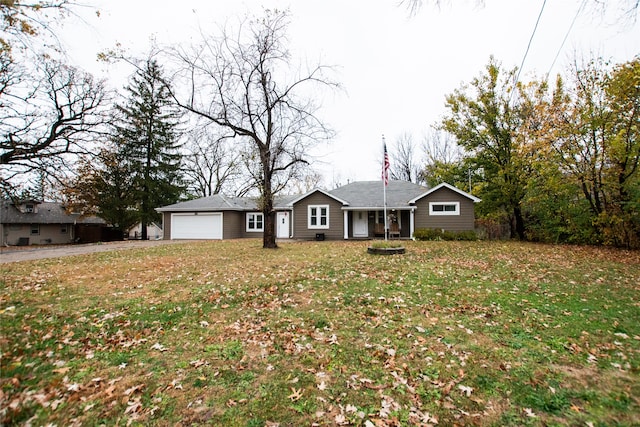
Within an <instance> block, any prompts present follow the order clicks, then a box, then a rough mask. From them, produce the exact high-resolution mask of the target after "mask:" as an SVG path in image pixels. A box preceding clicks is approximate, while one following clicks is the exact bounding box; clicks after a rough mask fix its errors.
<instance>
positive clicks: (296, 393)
mask: <svg viewBox="0 0 640 427" xmlns="http://www.w3.org/2000/svg"><path fill="white" fill-rule="evenodd" d="M291 392H292V393H291V394H290V395H289V396H287V398H288V399H291V401H292V402H295V401H298V400H300V398H301V397H302V389H301V388H299V389H297V390H296V389H295V388H294V387H291Z"/></svg>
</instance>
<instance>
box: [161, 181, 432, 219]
mask: <svg viewBox="0 0 640 427" xmlns="http://www.w3.org/2000/svg"><path fill="white" fill-rule="evenodd" d="M314 191H318V190H313V191H311V192H309V193H307V194H304V195H291V196H278V197H276V199H275V201H274V204H275V207H276V209H291V207H292V204H293V203H296V202H297V201H299V200H300V199H302V198H304V197H306V196H307V195H309V194H311V193H313V192H314ZM427 191H429V189H428V188H427V187H423V186H421V185H417V184H413V183H411V182H407V181H389V185H388V186H387V207H389V208H395V209H401V208H408V207H410V206H411V204H410V203H409V201H410V200H412V199H415V198H417V197H419V196H421V195H423V194H425V193H426V192H427ZM323 192H324V193H325V194H328V195H330V196H332V197H334V198H336V200H339V201H344V202H345V203H346V204H347V206H348V208H349V209H358V208H363V209H364V208H379V209H382V208H383V207H384V201H383V199H384V196H383V187H382V181H358V182H353V183H351V184H347V185H344V186H342V187H340V188H336V189H335V190H331V191H323ZM156 210H157V211H158V212H203V211H257V210H259V208H258V203H257V200H256V199H251V198H242V197H227V196H223V195H221V194H216V195H213V196H209V197H201V198H199V199H194V200H189V201H186V202H180V203H175V204H173V205H169V206H163V207H161V208H157V209H156Z"/></svg>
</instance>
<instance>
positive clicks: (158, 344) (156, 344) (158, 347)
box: [151, 342, 167, 351]
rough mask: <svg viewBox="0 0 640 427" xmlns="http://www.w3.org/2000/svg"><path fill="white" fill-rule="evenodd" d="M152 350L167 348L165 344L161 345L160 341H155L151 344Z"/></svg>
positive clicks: (164, 349)
mask: <svg viewBox="0 0 640 427" xmlns="http://www.w3.org/2000/svg"><path fill="white" fill-rule="evenodd" d="M151 349H152V350H158V351H167V348H166V347H165V346H163V345H162V344H160V343H158V342H157V343H155V344H154V345H152V346H151Z"/></svg>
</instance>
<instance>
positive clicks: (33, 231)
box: [31, 224, 40, 236]
mask: <svg viewBox="0 0 640 427" xmlns="http://www.w3.org/2000/svg"><path fill="white" fill-rule="evenodd" d="M39 234H40V224H31V235H32V236H37V235H39Z"/></svg>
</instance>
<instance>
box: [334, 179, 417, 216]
mask: <svg viewBox="0 0 640 427" xmlns="http://www.w3.org/2000/svg"><path fill="white" fill-rule="evenodd" d="M427 191H429V189H428V188H427V187H423V186H421V185H417V184H413V183H411V182H407V181H389V185H388V186H387V188H386V193H387V207H389V208H407V207H409V206H410V204H409V201H410V200H412V199H415V198H416V197H418V196H420V195H422V194H424V193H426V192H427ZM329 193H330V194H332V195H334V196H336V197H338V198H340V199H342V200H346V201H348V202H349V208H350V209H354V208H382V207H384V187H383V185H382V181H357V182H352V183H351V184H347V185H344V186H342V187H339V188H336V189H335V190H331V191H329Z"/></svg>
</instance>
